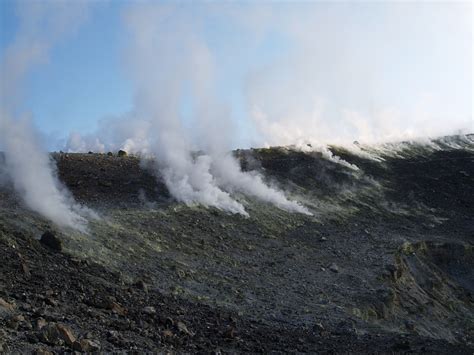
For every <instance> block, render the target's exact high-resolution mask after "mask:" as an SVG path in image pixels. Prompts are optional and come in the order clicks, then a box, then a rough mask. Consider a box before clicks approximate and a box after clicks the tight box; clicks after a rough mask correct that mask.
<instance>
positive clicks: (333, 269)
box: [329, 263, 339, 273]
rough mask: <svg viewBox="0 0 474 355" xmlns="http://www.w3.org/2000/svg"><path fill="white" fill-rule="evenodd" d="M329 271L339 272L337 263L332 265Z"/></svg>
mask: <svg viewBox="0 0 474 355" xmlns="http://www.w3.org/2000/svg"><path fill="white" fill-rule="evenodd" d="M329 270H331V271H332V272H336V273H337V272H339V266H337V265H336V263H332V264H331V265H330V266H329Z"/></svg>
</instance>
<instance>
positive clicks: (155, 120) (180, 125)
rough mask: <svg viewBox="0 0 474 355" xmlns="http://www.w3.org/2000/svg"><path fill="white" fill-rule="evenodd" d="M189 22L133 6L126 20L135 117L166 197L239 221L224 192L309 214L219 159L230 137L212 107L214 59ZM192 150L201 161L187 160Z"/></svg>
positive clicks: (226, 115)
mask: <svg viewBox="0 0 474 355" xmlns="http://www.w3.org/2000/svg"><path fill="white" fill-rule="evenodd" d="M190 15H191V13H190V12H187V11H184V12H183V11H180V8H179V7H175V6H162V5H150V4H138V5H134V6H132V7H131V8H130V9H129V11H128V12H127V16H126V24H127V26H128V28H129V30H130V33H131V34H132V43H131V46H130V48H129V50H128V54H129V61H130V63H129V64H130V66H131V68H132V72H133V74H132V76H133V79H134V80H135V82H136V84H137V88H138V95H137V99H136V110H135V114H137V115H139V116H140V117H149V122H150V127H149V128H150V129H149V134H150V136H149V137H148V141H149V142H150V150H151V152H152V153H153V154H154V155H155V156H156V159H157V169H158V170H159V173H160V174H161V175H162V176H163V178H164V181H165V183H166V185H167V187H168V189H169V191H170V192H171V194H172V195H173V196H174V197H175V198H176V199H177V200H179V201H182V202H184V203H187V204H194V203H198V204H202V205H205V206H212V207H216V208H219V209H223V210H226V211H229V212H231V213H239V214H242V215H247V212H246V211H245V209H244V207H243V205H242V204H241V203H240V202H238V201H236V200H235V198H233V197H232V196H231V195H230V193H229V192H234V191H239V192H243V193H245V194H249V195H253V196H255V197H257V198H259V199H262V200H264V201H267V202H271V203H273V204H275V205H276V206H277V207H279V208H282V209H285V210H289V211H297V212H302V213H307V214H309V212H308V211H307V210H306V209H305V208H304V207H302V206H301V205H299V204H298V203H297V202H293V201H289V200H288V199H287V198H286V197H285V196H284V194H283V193H282V192H280V191H278V190H276V189H273V188H270V187H268V186H267V185H265V184H264V182H263V180H262V178H261V177H260V176H258V175H255V174H248V173H244V172H242V171H241V169H240V166H239V165H238V163H237V162H236V161H235V159H234V158H233V157H232V156H231V155H228V154H226V152H227V151H228V150H229V148H230V146H229V141H230V138H231V137H232V134H231V132H232V127H231V124H230V123H231V117H230V112H229V111H228V110H227V109H226V107H225V105H223V104H221V103H220V102H218V100H217V99H216V95H215V87H214V83H215V77H214V76H215V72H214V66H215V65H214V63H213V54H212V53H211V51H210V49H209V47H208V46H207V45H206V42H205V40H204V38H203V36H202V34H201V30H202V29H201V27H200V26H201V25H202V24H201V23H200V22H199V20H197V19H196V18H195V17H193V16H190ZM170 18H171V19H172V21H170V20H169V19H170ZM187 93H188V94H189V93H190V94H191V95H192V97H193V99H194V100H195V101H196V105H195V107H193V114H192V117H190V118H188V122H185V119H184V117H183V115H182V113H181V112H180V106H181V103H182V100H183V99H184V97H185V95H186V94H187ZM193 142H194V144H192V143H193ZM196 149H203V150H204V151H205V152H206V154H201V155H198V156H197V157H193V155H192V151H193V150H196Z"/></svg>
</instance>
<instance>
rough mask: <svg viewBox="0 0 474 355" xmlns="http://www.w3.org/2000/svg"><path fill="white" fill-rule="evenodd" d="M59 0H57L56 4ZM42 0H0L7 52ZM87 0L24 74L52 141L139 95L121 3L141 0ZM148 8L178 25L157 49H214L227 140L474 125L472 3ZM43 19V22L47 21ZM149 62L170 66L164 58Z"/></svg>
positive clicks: (31, 106)
mask: <svg viewBox="0 0 474 355" xmlns="http://www.w3.org/2000/svg"><path fill="white" fill-rule="evenodd" d="M60 1H61V0H55V1H49V2H48V5H49V8H53V9H54V6H55V3H56V4H57V3H60ZM42 3H45V2H44V1H43V2H42V1H32V0H31V1H11V0H2V1H1V2H0V11H1V18H0V19H1V23H0V36H1V37H0V51H1V53H2V57H3V53H5V50H6V49H7V48H8V47H9V46H11V44H12V43H13V42H14V41H15V38H16V36H17V34H18V31H19V30H20V23H21V19H22V18H23V19H24V18H25V17H28V16H29V9H30V7H31V6H32V4H34V5H35V6H36V7H38V6H41V4H42ZM84 4H85V6H86V7H87V8H88V9H87V13H86V14H85V16H86V19H85V20H84V21H83V23H82V24H81V26H79V27H78V28H77V29H75V30H74V31H71V33H69V34H68V36H67V37H65V38H61V40H60V41H58V43H56V45H55V46H54V47H53V48H51V49H50V54H49V56H48V57H47V58H44V59H43V60H42V62H41V63H40V65H37V66H35V67H34V68H33V69H32V70H31V72H29V73H28V76H27V77H26V81H25V83H24V87H23V92H22V93H21V95H22V96H21V108H22V110H24V111H28V112H31V113H32V115H33V117H34V121H35V123H36V125H37V126H38V127H39V129H40V130H41V131H42V132H43V133H44V134H45V136H46V137H48V147H49V148H50V149H55V148H58V146H57V143H58V141H59V140H60V139H63V140H65V139H66V138H67V136H68V135H69V133H71V132H74V131H75V132H79V133H81V134H83V135H84V134H88V133H90V134H93V132H95V131H96V130H97V129H98V127H99V122H100V121H101V120H104V119H114V117H118V118H121V117H123V116H124V115H125V114H126V113H127V112H128V111H130V110H132V109H133V107H134V98H135V96H136V87H135V86H134V82H133V79H132V77H133V75H132V74H131V69H130V63H129V62H128V61H129V59H128V58H130V53H127V51H129V50H130V48H131V46H130V41H133V39H132V38H131V35H130V32H129V30H128V29H127V21H128V22H130V19H128V17H127V14H128V13H129V12H130V11H132V9H135V10H136V8H137V7H141V6H146V5H147V4H146V3H145V2H132V1H110V2H109V1H107V2H105V1H104V2H101V1H91V2H84ZM153 6H154V7H155V8H156V7H158V8H161V7H162V8H163V9H160V10H163V11H160V12H159V16H161V17H159V16H158V17H157V19H156V21H160V23H161V24H160V26H161V31H163V28H165V29H168V32H166V31H164V33H168V34H169V33H173V36H172V41H174V42H173V44H172V46H171V47H170V46H168V47H163V50H173V51H176V53H175V54H174V56H170V55H169V53H167V54H166V55H165V54H164V55H163V57H166V58H175V59H176V58H178V59H179V55H180V54H179V49H180V43H188V41H187V39H188V38H189V37H190V36H192V37H194V36H195V37H196V38H198V39H199V41H200V42H199V43H204V44H205V46H206V48H207V49H208V52H209V53H210V56H211V59H212V63H213V66H214V70H213V75H214V79H213V82H214V85H215V87H216V92H217V94H216V97H217V99H218V100H219V101H220V102H222V104H223V105H225V106H226V107H227V108H228V114H229V115H230V116H231V117H232V120H233V122H234V128H233V129H235V132H236V134H234V135H233V140H234V141H233V142H232V145H233V146H248V145H262V144H264V143H270V144H277V143H279V142H281V143H283V144H286V143H289V141H291V140H293V139H297V138H300V137H302V136H304V135H305V134H309V135H313V136H317V137H319V138H321V139H324V140H331V139H333V140H338V137H344V138H345V137H347V138H348V139H352V138H353V139H359V138H360V137H362V138H366V137H367V139H370V138H374V137H375V138H377V136H378V135H380V136H383V137H388V138H390V137H391V136H392V135H391V133H392V132H402V133H403V132H408V131H410V132H411V130H413V131H414V134H415V135H416V134H420V135H423V134H425V133H426V134H434V133H438V132H439V133H443V132H446V133H450V132H448V131H449V129H458V128H466V126H467V128H468V129H471V130H474V127H473V123H472V101H473V87H472V85H473V79H472V59H473V58H472V45H473V38H472V5H471V3H470V2H456V1H447V2H427V1H419V2H416V1H414V2H388V1H377V2H360V1H348V2H323V1H318V2H312V3H311V2H304V3H303V2H285V3H283V2H266V3H263V2H254V3H251V2H244V3H238V2H235V3H227V4H219V3H200V2H195V3H194V4H193V5H191V3H177V2H167V3H158V2H154V3H153ZM165 10H166V11H165ZM36 26H37V27H36V28H35V29H34V31H37V32H38V33H41V31H42V30H43V28H42V24H41V23H40V24H36ZM160 43H161V42H160ZM170 48H171V49H170ZM156 53H157V55H159V53H160V48H158V50H157V52H156ZM185 53H186V51H183V55H186V54H185ZM176 68H177V70H178V68H179V67H176ZM147 70H148V71H149V73H150V75H154V73H155V74H156V73H160V70H174V69H173V66H165V65H163V60H161V59H159V58H157V61H156V66H154V65H153V63H151V64H150V65H149V66H148V67H147ZM194 70H196V71H200V68H199V67H196V68H194ZM1 74H2V77H3V76H4V75H5V73H1ZM158 77H159V76H158ZM0 80H1V78H0ZM156 85H157V86H159V85H160V82H159V81H158V82H156ZM2 90H8V88H5V87H4V85H2ZM2 97H4V96H3V95H2ZM195 100H196V97H195V96H193V95H192V94H189V93H188V90H186V88H185V89H184V90H183V93H182V97H181V100H180V102H181V104H180V108H179V111H180V112H181V117H182V120H183V122H184V123H185V124H186V121H187V120H188V119H189V117H190V116H192V115H193V107H194V106H195V105H196V102H194V101H195ZM3 104H5V103H2V105H3ZM469 125H470V127H469ZM425 129H426V130H425ZM393 136H394V137H395V136H396V134H393Z"/></svg>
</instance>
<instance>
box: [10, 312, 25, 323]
mask: <svg viewBox="0 0 474 355" xmlns="http://www.w3.org/2000/svg"><path fill="white" fill-rule="evenodd" d="M12 320H14V321H15V322H19V323H20V322H24V321H25V317H24V316H23V315H21V314H18V315H16V316H14V317H13V318H12Z"/></svg>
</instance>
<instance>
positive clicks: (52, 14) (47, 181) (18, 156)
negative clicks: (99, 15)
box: [0, 2, 92, 231]
mask: <svg viewBox="0 0 474 355" xmlns="http://www.w3.org/2000/svg"><path fill="white" fill-rule="evenodd" d="M19 5H20V6H19V7H18V15H19V18H20V29H19V31H18V33H17V35H16V38H15V40H14V41H13V43H12V44H11V45H10V46H9V47H8V48H7V50H6V52H5V54H4V56H3V58H2V62H1V74H2V80H1V93H0V98H1V112H0V147H1V148H2V149H4V150H5V163H4V167H3V170H4V173H5V174H6V175H7V176H8V177H9V180H11V182H12V183H13V185H14V187H15V189H16V191H17V192H18V193H19V194H20V196H21V197H22V199H23V200H24V202H25V204H26V205H27V206H28V207H29V208H31V209H32V210H34V211H36V212H38V213H40V214H41V215H43V216H44V217H46V218H48V219H50V220H51V221H53V222H54V223H56V224H57V225H59V226H61V227H72V228H76V229H78V230H81V231H85V230H86V219H85V218H84V217H82V216H81V213H88V214H89V215H92V213H91V212H90V211H88V210H86V209H83V208H81V207H80V206H79V205H77V203H76V202H75V201H74V199H73V198H72V196H71V194H70V193H69V192H68V191H67V190H66V188H65V187H64V186H63V185H62V184H61V183H60V182H59V180H58V179H57V176H56V173H55V171H54V168H53V163H52V161H51V160H50V158H49V156H48V154H47V153H46V152H45V151H43V149H42V147H41V144H40V142H39V138H38V137H39V134H38V132H37V131H36V129H35V127H34V125H33V123H32V121H31V119H30V118H29V117H28V116H27V115H26V114H22V113H21V107H20V102H21V87H22V84H23V81H24V79H25V77H26V75H27V74H28V72H29V71H30V70H31V69H32V68H34V67H35V66H36V65H37V64H40V63H42V62H45V61H47V58H48V52H49V50H50V48H51V47H52V45H53V44H54V43H55V42H56V41H58V40H60V39H61V38H63V37H64V36H65V35H67V34H68V33H71V32H72V31H74V30H75V29H76V28H77V26H78V25H79V24H80V23H81V22H82V21H83V20H84V18H85V15H86V10H87V9H86V8H85V7H84V3H80V4H79V3H75V4H70V3H66V2H44V3H40V2H28V3H27V4H26V3H24V4H21V3H20V4H19ZM22 5H23V6H22Z"/></svg>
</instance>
